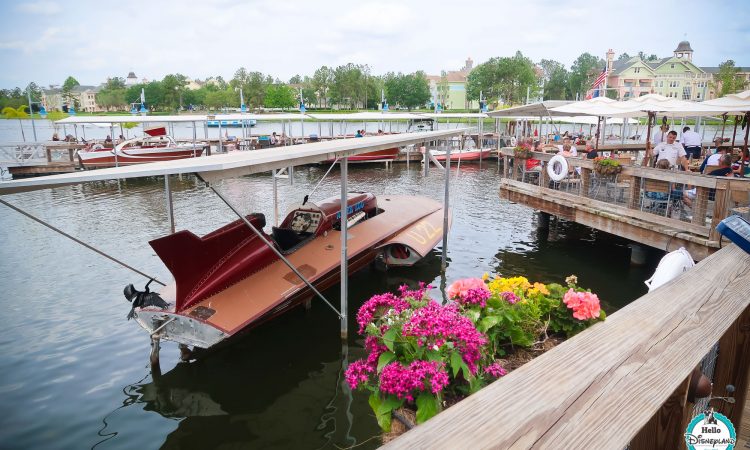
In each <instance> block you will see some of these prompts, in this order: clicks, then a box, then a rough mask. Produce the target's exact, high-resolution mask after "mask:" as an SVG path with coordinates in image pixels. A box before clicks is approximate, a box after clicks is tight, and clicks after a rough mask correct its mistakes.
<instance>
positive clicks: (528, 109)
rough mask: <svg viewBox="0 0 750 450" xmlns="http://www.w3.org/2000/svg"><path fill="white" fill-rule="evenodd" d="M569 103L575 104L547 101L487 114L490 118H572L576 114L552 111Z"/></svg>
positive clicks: (562, 101) (563, 101)
mask: <svg viewBox="0 0 750 450" xmlns="http://www.w3.org/2000/svg"><path fill="white" fill-rule="evenodd" d="M569 103H573V102H569V101H565V100H546V101H543V102H539V103H532V104H530V105H521V106H514V107H512V108H506V109H499V110H497V111H490V112H488V113H487V115H488V116H490V117H525V116H536V117H546V116H571V115H574V114H564V113H556V112H555V111H551V109H552V108H555V107H557V106H563V105H567V104H569Z"/></svg>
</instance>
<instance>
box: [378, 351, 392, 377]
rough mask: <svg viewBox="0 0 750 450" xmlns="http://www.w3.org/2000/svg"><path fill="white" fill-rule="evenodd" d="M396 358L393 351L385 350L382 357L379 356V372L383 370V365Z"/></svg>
mask: <svg viewBox="0 0 750 450" xmlns="http://www.w3.org/2000/svg"><path fill="white" fill-rule="evenodd" d="M394 359H396V354H395V353H393V352H385V353H383V354H381V355H380V358H378V373H380V371H381V370H383V367H385V366H386V365H388V363H390V362H391V361H393V360H394Z"/></svg>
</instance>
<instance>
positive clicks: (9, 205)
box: [0, 199, 166, 286]
mask: <svg viewBox="0 0 750 450" xmlns="http://www.w3.org/2000/svg"><path fill="white" fill-rule="evenodd" d="M0 203H2V204H3V205H5V206H7V207H8V208H10V209H13V210H15V211H16V212H19V213H21V214H23V215H24V216H26V217H28V218H29V219H31V220H33V221H35V222H38V223H40V224H42V225H44V226H45V227H47V228H49V229H50V230H52V231H55V232H57V233H60V234H61V235H63V236H65V237H66V238H68V239H70V240H72V241H73V242H76V243H78V244H81V245H82V246H84V247H86V248H87V249H89V250H91V251H93V252H96V253H98V254H100V255H102V256H104V257H105V258H107V259H109V260H110V261H114V262H116V263H117V264H119V265H121V266H123V267H125V268H127V269H130V270H132V271H133V272H135V273H137V274H139V275H143V276H144V277H146V278H149V279H151V280H154V281H156V282H157V283H159V284H161V285H162V286H166V284H164V283H162V282H161V281H159V280H157V279H156V278H155V277H152V276H151V275H148V274H146V273H143V272H141V271H140V270H138V269H136V268H134V267H132V266H129V265H127V264H125V263H124V262H122V261H120V260H119V259H117V258H115V257H114V256H110V255H108V254H106V253H104V252H103V251H101V250H99V249H97V248H94V247H92V246H91V245H89V244H87V243H85V242H83V241H81V240H80V239H77V238H75V237H73V236H71V235H69V234H68V233H66V232H64V231H62V230H61V229H59V228H55V227H54V226H52V225H50V224H48V223H47V222H45V221H43V220H42V219H39V218H37V217H35V216H33V215H31V214H29V213H27V212H26V211H24V210H22V209H20V208H17V207H16V206H13V205H11V204H10V203H8V202H6V201H5V200H3V199H0Z"/></svg>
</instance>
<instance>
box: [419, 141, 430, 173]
mask: <svg viewBox="0 0 750 450" xmlns="http://www.w3.org/2000/svg"><path fill="white" fill-rule="evenodd" d="M421 150H423V152H422V162H423V164H422V166H423V169H424V174H423V175H424V176H427V175H428V174H429V173H430V155H428V154H427V152H428V151H429V150H427V146H426V145H423V146H422V147H421Z"/></svg>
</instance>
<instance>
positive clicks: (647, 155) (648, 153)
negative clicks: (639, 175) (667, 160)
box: [641, 111, 656, 166]
mask: <svg viewBox="0 0 750 450" xmlns="http://www.w3.org/2000/svg"><path fill="white" fill-rule="evenodd" d="M655 118H656V113H655V112H653V111H649V112H648V122H647V125H646V153H645V154H644V155H643V161H642V163H641V165H643V166H648V165H649V164H648V163H649V160H650V159H651V120H652V119H655Z"/></svg>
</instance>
